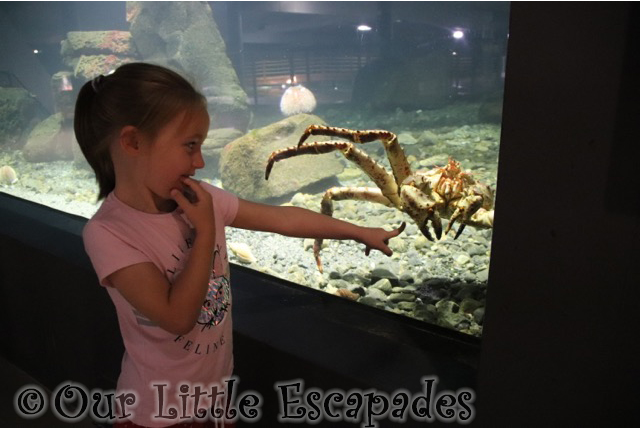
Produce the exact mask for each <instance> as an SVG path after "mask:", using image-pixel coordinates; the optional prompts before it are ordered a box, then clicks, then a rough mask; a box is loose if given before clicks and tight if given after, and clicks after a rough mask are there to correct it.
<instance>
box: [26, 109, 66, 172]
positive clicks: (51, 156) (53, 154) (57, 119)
mask: <svg viewBox="0 0 640 428" xmlns="http://www.w3.org/2000/svg"><path fill="white" fill-rule="evenodd" d="M74 145H76V140H75V135H74V133H73V127H72V125H71V124H70V123H69V121H68V120H64V119H63V115H62V113H56V114H54V115H52V116H49V117H48V118H47V119H45V120H44V121H42V122H40V123H39V124H38V125H36V127H35V128H34V129H33V131H31V133H30V134H29V138H28V139H27V143H26V144H25V146H24V148H23V150H22V153H23V155H24V158H25V159H26V160H27V161H29V162H50V161H54V160H71V159H73V155H74V152H73V146H74Z"/></svg>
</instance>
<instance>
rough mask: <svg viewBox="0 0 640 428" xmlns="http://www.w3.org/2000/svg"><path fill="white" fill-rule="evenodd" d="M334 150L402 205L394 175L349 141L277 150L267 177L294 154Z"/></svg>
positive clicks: (268, 167)
mask: <svg viewBox="0 0 640 428" xmlns="http://www.w3.org/2000/svg"><path fill="white" fill-rule="evenodd" d="M334 150H340V151H341V152H342V154H343V155H344V157H345V158H347V159H349V160H350V161H353V162H354V163H356V164H357V165H358V166H359V167H360V168H361V169H362V170H363V171H364V172H365V173H366V174H367V175H368V176H369V178H371V179H372V180H373V181H374V182H375V183H376V185H377V186H378V187H379V188H380V189H382V194H383V195H384V196H385V197H386V198H387V199H388V200H390V201H391V202H392V203H393V205H394V206H396V207H399V206H401V201H400V198H399V197H398V186H397V185H396V183H395V181H394V180H393V177H391V175H390V174H389V173H388V172H387V171H386V170H385V169H384V167H383V166H382V165H380V164H379V163H378V162H376V161H375V160H373V159H371V158H370V157H369V156H368V155H367V154H366V153H365V152H363V151H362V150H360V149H358V148H356V147H355V146H354V145H353V144H352V143H350V142H348V141H319V142H315V143H304V144H302V145H299V146H297V147H296V146H292V147H287V148H285V149H281V150H277V151H275V152H273V153H271V156H269V160H268V161H267V168H266V170H265V179H266V180H268V179H269V175H270V174H271V169H272V168H273V164H274V163H275V162H278V161H281V160H283V159H287V158H290V157H293V156H299V155H306V154H312V155H317V154H324V153H329V152H332V151H334Z"/></svg>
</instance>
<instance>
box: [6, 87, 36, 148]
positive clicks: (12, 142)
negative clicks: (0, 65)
mask: <svg viewBox="0 0 640 428" xmlns="http://www.w3.org/2000/svg"><path fill="white" fill-rule="evenodd" d="M46 116H47V115H46V114H45V113H44V110H43V109H42V108H41V106H40V104H39V103H38V100H37V99H36V97H34V96H33V95H32V94H31V93H29V91H27V90H26V89H23V88H0V148H21V147H22V146H23V145H24V144H25V142H26V141H27V137H28V136H29V133H30V132H31V130H32V129H33V127H34V126H35V125H36V124H37V123H38V122H40V121H41V120H43V119H44V118H45V117H46Z"/></svg>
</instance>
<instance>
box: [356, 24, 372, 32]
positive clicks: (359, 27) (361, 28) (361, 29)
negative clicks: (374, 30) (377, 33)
mask: <svg viewBox="0 0 640 428" xmlns="http://www.w3.org/2000/svg"><path fill="white" fill-rule="evenodd" d="M358 31H371V27H369V26H368V25H365V24H362V25H358Z"/></svg>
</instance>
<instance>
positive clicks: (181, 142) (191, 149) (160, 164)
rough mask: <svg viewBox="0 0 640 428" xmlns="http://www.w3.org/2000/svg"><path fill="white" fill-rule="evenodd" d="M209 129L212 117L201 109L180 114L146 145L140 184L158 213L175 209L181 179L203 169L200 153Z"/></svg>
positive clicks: (204, 109) (180, 187)
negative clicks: (173, 191) (172, 194)
mask: <svg viewBox="0 0 640 428" xmlns="http://www.w3.org/2000/svg"><path fill="white" fill-rule="evenodd" d="M208 130H209V114H208V113H207V110H206V108H204V107H201V108H197V109H194V110H189V111H185V112H183V113H181V114H179V115H178V116H176V117H175V118H174V119H173V120H172V121H171V122H169V123H168V124H167V125H166V126H165V127H164V128H162V129H160V131H159V132H158V133H157V135H156V137H155V138H154V139H153V140H152V141H150V142H148V143H147V144H145V146H144V149H143V156H142V159H143V165H142V171H140V173H141V182H142V183H141V184H142V185H143V187H144V189H145V190H144V193H147V191H148V192H149V193H147V195H148V194H150V196H151V200H152V201H153V205H154V206H155V208H156V209H157V210H158V211H160V212H167V211H171V210H173V209H174V208H175V206H176V204H175V201H173V199H172V198H171V190H172V189H178V190H183V189H184V187H185V186H184V185H183V184H182V182H181V178H182V177H189V176H192V175H194V174H195V173H196V170H198V169H200V168H202V167H204V160H203V158H202V151H201V150H202V143H203V142H204V140H205V138H206V137H207V132H208ZM145 199H146V198H145Z"/></svg>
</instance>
